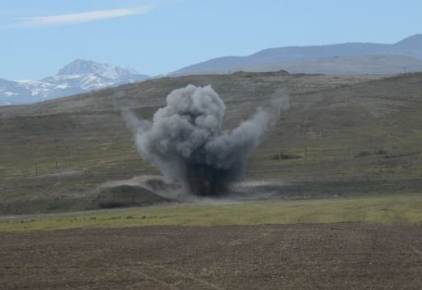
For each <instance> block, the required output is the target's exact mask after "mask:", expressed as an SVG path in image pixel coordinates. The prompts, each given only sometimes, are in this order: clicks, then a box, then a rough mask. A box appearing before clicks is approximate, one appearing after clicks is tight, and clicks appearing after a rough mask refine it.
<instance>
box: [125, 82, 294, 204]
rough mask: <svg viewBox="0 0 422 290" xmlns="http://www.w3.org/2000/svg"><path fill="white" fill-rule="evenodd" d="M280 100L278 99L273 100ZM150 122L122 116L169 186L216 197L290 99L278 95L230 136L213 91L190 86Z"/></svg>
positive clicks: (235, 177) (242, 169)
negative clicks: (173, 183)
mask: <svg viewBox="0 0 422 290" xmlns="http://www.w3.org/2000/svg"><path fill="white" fill-rule="evenodd" d="M275 97H277V98H275ZM166 101H167V105H166V106H165V107H164V108H161V109H159V110H158V111H157V112H156V113H155V114H154V117H153V120H152V122H150V121H145V120H139V119H138V118H137V117H136V116H135V115H134V114H133V113H131V112H130V111H129V110H125V111H124V112H123V116H124V119H125V121H126V124H127V126H128V127H129V128H130V129H131V130H132V131H133V132H134V135H135V142H136V145H137V149H138V151H139V153H140V154H141V156H142V158H143V159H144V160H147V161H149V162H151V163H152V164H154V165H155V166H156V167H158V168H159V169H160V170H161V172H162V173H163V175H164V177H165V178H166V180H167V181H169V182H179V183H182V184H184V185H185V186H186V188H187V189H188V190H189V191H190V192H191V193H192V194H194V195H197V196H207V197H210V196H211V197H212V196H214V197H217V196H221V195H224V194H225V193H226V192H227V189H228V187H229V185H230V184H231V183H232V182H235V181H238V180H240V179H241V178H242V177H243V175H244V172H245V169H246V160H247V158H248V157H249V156H250V154H251V153H252V151H253V150H254V149H256V148H257V147H258V146H259V144H261V142H262V141H263V140H264V138H265V135H266V132H268V131H269V130H270V129H271V128H272V127H273V126H274V125H275V123H276V121H277V120H278V117H279V113H280V111H281V110H282V109H287V108H288V107H289V99H288V97H285V96H276V95H274V98H273V100H272V101H271V104H270V106H267V108H260V109H258V111H257V113H256V114H255V115H254V116H253V117H252V118H251V119H249V120H246V121H244V122H242V123H241V124H240V125H239V126H238V127H237V128H235V129H234V130H233V131H232V132H231V133H230V134H222V133H221V130H222V125H223V124H222V123H223V118H224V115H225V110H226V107H225V105H224V103H223V101H222V100H221V98H220V97H219V95H218V94H217V93H216V92H215V91H214V90H213V89H212V88H211V86H206V87H196V86H193V85H188V86H187V87H185V88H181V89H177V90H174V91H173V92H171V93H170V94H169V95H168V96H167V99H166Z"/></svg>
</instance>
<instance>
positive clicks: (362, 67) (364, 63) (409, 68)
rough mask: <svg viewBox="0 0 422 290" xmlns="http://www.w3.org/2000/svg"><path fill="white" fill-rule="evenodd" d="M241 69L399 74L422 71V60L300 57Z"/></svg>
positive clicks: (380, 57) (377, 56)
mask: <svg viewBox="0 0 422 290" xmlns="http://www.w3.org/2000/svg"><path fill="white" fill-rule="evenodd" d="M239 70H242V71H248V72H272V71H280V70H286V71H288V72H290V73H308V74H315V73H318V74H335V75H348V74H349V75H351V74H397V73H404V72H420V71H422V60H419V59H417V58H414V57H408V56H397V55H363V56H342V57H331V58H322V59H316V60H301V61H293V62H283V63H273V64H263V65H252V66H247V67H242V68H240V69H239Z"/></svg>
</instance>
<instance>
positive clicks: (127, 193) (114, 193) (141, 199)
mask: <svg viewBox="0 0 422 290" xmlns="http://www.w3.org/2000/svg"><path fill="white" fill-rule="evenodd" d="M169 201H170V199H167V198H164V197H162V196H160V195H158V194H155V193H153V192H152V191H150V190H148V189H146V188H144V187H141V186H131V185H120V186H115V187H107V188H103V189H101V190H100V191H99V193H98V194H97V195H96V197H95V198H94V199H93V200H92V205H91V207H92V208H119V207H132V206H145V205H153V204H157V203H163V202H169Z"/></svg>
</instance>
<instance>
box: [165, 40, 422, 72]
mask: <svg viewBox="0 0 422 290" xmlns="http://www.w3.org/2000/svg"><path fill="white" fill-rule="evenodd" d="M368 55H387V56H407V57H413V58H416V59H419V60H422V34H415V35H412V36H410V37H407V38H405V39H402V40H400V41H398V42H396V43H394V44H382V43H362V42H348V43H340V44H330V45H313V46H287V47H275V48H268V49H263V50H261V51H258V52H256V53H253V54H250V55H247V56H223V57H218V58H213V59H210V60H207V61H204V62H200V63H197V64H193V65H190V66H187V67H184V68H181V69H179V70H177V71H175V72H172V73H170V75H172V76H178V75H189V74H208V73H231V72H233V71H239V70H244V71H249V67H250V66H263V65H265V64H272V65H274V64H275V63H278V64H282V63H286V62H295V61H305V60H317V59H324V58H332V57H350V56H368Z"/></svg>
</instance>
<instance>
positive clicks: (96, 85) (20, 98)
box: [0, 59, 149, 105]
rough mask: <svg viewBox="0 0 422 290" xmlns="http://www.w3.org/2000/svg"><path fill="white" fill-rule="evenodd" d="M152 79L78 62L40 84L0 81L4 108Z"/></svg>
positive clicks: (88, 62) (24, 81) (111, 66)
mask: <svg viewBox="0 0 422 290" xmlns="http://www.w3.org/2000/svg"><path fill="white" fill-rule="evenodd" d="M148 78H149V76H147V75H142V74H139V73H138V72H137V71H135V70H132V69H124V68H121V67H118V66H113V65H110V64H102V63H97V62H93V61H87V60H82V59H77V60H75V61H73V62H71V63H70V64H68V65H66V66H65V67H63V68H62V69H61V70H60V71H59V72H58V73H57V74H56V75H54V76H50V77H47V78H44V79H42V80H39V81H38V80H19V81H8V80H4V79H0V105H17V104H28V103H35V102H40V101H45V100H51V99H56V98H61V97H66V96H70V95H74V94H79V93H84V92H89V91H93V90H99V89H103V88H107V87H113V86H118V85H122V84H126V83H133V82H139V81H143V80H146V79H148Z"/></svg>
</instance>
